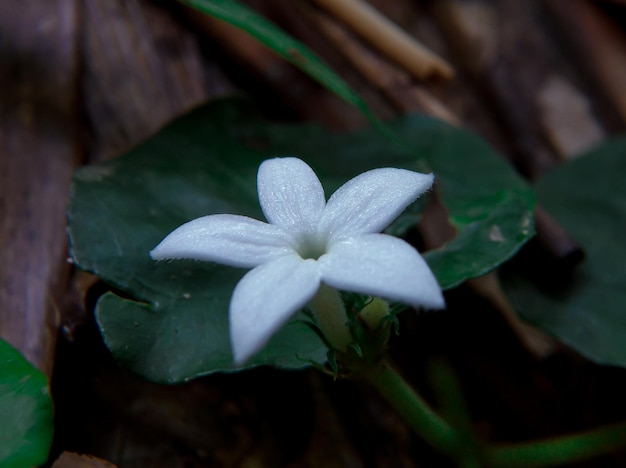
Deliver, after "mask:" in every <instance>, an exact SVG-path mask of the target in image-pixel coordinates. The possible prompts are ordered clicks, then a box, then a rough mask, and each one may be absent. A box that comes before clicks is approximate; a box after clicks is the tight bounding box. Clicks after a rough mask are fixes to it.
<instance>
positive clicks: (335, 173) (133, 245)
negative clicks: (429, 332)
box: [68, 100, 533, 382]
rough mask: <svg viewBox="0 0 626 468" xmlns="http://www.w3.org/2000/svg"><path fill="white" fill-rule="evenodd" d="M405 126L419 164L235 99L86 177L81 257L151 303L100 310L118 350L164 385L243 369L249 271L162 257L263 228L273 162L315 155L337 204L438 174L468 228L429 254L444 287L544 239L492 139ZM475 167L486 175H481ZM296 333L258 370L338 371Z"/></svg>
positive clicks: (80, 174) (78, 213) (429, 125)
mask: <svg viewBox="0 0 626 468" xmlns="http://www.w3.org/2000/svg"><path fill="white" fill-rule="evenodd" d="M393 126H394V128H395V129H396V130H397V131H398V133H399V134H400V135H401V136H402V137H403V138H405V139H406V140H407V145H410V147H411V148H412V149H413V150H414V152H413V153H411V154H409V153H407V152H406V150H404V149H401V148H399V147H397V146H395V145H392V144H390V143H389V140H386V139H385V138H383V137H381V136H380V134H379V133H378V132H373V131H371V130H369V131H367V130H366V131H362V132H357V133H353V134H348V135H339V134H333V133H330V132H328V131H326V130H324V129H322V128H320V127H317V126H310V125H308V126H289V125H277V124H270V123H267V122H264V121H263V120H260V119H259V118H257V117H255V115H254V114H253V112H252V111H251V110H250V109H249V108H248V107H247V106H246V105H245V104H243V103H242V102H240V101H232V100H224V101H220V102H215V103H213V104H211V105H209V106H207V107H205V108H202V109H198V110H196V111H195V112H193V113H191V114H189V115H187V116H186V117H183V118H182V119H179V120H178V121H176V122H175V123H173V124H172V125H170V126H169V127H167V128H166V129H165V130H163V131H162V132H161V133H159V134H158V135H156V136H155V137H153V138H151V139H150V140H148V141H147V142H145V143H144V144H143V145H141V146H139V147H138V148H137V149H135V150H134V151H132V152H131V153H129V154H128V155H126V156H124V157H122V158H119V159H117V160H113V161H110V162H108V163H106V164H103V165H100V166H95V167H87V168H84V169H81V170H79V171H77V172H76V174H75V177H74V182H73V194H72V201H71V204H70V208H69V211H68V217H69V228H68V229H69V234H70V239H71V243H72V255H73V257H74V259H75V261H76V263H77V264H78V265H79V266H80V267H81V268H83V269H85V270H88V271H91V272H94V273H95V274H97V275H99V276H100V277H101V278H103V279H104V280H105V281H106V282H108V283H109V284H111V285H113V286H114V287H115V288H117V289H118V290H120V291H123V292H124V293H126V294H128V295H130V296H131V297H132V298H135V299H137V300H140V301H142V303H137V302H134V301H132V300H128V299H122V298H120V297H117V296H114V295H112V294H109V295H106V296H105V297H103V298H102V299H101V301H100V302H99V304H98V321H99V323H100V326H101V328H102V331H103V334H104V336H105V339H106V341H107V343H108V345H109V347H110V348H111V349H112V351H113V353H114V354H115V355H116V356H117V357H118V359H120V360H122V361H124V362H125V363H126V364H127V365H128V366H129V367H131V368H132V369H134V370H135V371H137V372H139V373H141V374H143V375H146V376H148V377H149V378H151V379H153V380H159V381H168V382H173V381H180V380H183V379H185V378H191V377H195V376H197V375H200V374H204V373H209V372H214V371H216V370H227V369H232V367H231V356H230V345H229V342H228V320H227V310H228V303H229V301H230V296H231V293H232V290H233V288H234V286H235V284H236V283H237V281H238V280H239V278H240V277H241V276H242V275H243V273H244V272H243V271H242V270H237V269H232V268H225V267H222V266H217V265H213V264H206V263H199V262H197V263H194V262H179V261H177V262H170V263H167V262H161V263H159V264H155V263H154V262H152V261H151V260H150V258H149V257H148V252H149V251H150V250H151V249H152V248H153V247H154V246H156V244H157V243H158V242H159V241H160V240H161V239H162V238H163V237H164V236H165V235H166V234H168V233H169V232H170V231H171V230H173V229H174V228H176V227H177V226H179V225H180V224H182V223H183V222H185V221H188V220H190V219H193V218H196V217H199V216H203V215H207V214H211V213H239V214H244V215H248V216H252V217H254V218H257V219H263V217H262V214H261V212H260V209H259V206H258V202H257V194H256V182H255V181H256V172H257V169H258V166H259V164H260V163H261V161H262V160H264V159H266V158H268V157H273V156H286V155H297V156H299V157H301V158H302V159H303V160H305V161H307V162H308V163H309V164H311V166H312V167H313V169H314V170H315V171H316V172H317V174H318V175H319V177H320V179H321V180H322V183H323V185H324V187H325V189H326V193H327V194H330V193H332V192H333V191H334V190H335V189H337V188H338V187H339V186H340V185H341V184H343V183H344V182H345V181H347V180H348V179H349V178H351V177H353V176H355V175H357V174H359V173H361V172H363V171H365V170H368V169H371V168H375V167H381V166H395V167H404V168H407V169H412V170H418V171H429V170H430V168H431V167H432V168H434V169H435V171H436V175H437V180H438V183H439V185H440V191H441V197H442V200H443V201H444V203H445V204H446V205H447V206H449V207H450V209H451V213H452V216H453V221H454V223H455V225H456V226H457V227H458V228H459V229H462V231H461V235H460V236H459V237H458V238H457V239H456V240H455V241H453V242H452V243H450V245H449V246H447V247H445V248H443V249H441V250H439V251H437V252H436V253H432V254H429V255H427V256H426V258H427V259H428V260H429V261H431V262H432V263H431V264H432V265H433V267H434V269H435V272H436V274H437V276H438V278H439V279H440V281H441V283H442V285H443V286H444V287H449V286H451V285H454V284H458V283H459V282H462V281H464V280H465V279H467V278H469V277H473V276H476V275H480V274H483V273H485V272H486V271H488V270H489V269H492V268H494V267H496V266H497V265H498V264H499V263H501V262H502V261H504V260H506V259H507V258H508V257H509V256H510V255H511V254H512V253H513V252H515V250H516V249H518V248H519V246H520V245H521V244H522V243H523V242H524V241H525V240H526V239H527V238H528V236H529V235H531V230H532V227H531V226H529V225H528V220H529V213H530V211H531V209H532V203H533V202H532V195H531V194H530V192H529V190H528V189H527V188H526V187H525V185H524V184H523V182H521V181H520V180H519V179H518V178H516V177H515V176H514V175H513V174H512V172H511V170H510V169H509V168H508V167H507V166H506V164H505V163H504V162H502V161H500V160H499V159H498V157H497V156H496V155H494V154H493V153H492V152H490V151H489V150H488V148H486V147H485V146H484V145H483V144H482V143H480V142H479V140H477V139H476V138H474V137H472V136H471V135H469V134H467V133H465V132H461V131H459V130H457V129H454V128H451V127H448V126H446V125H443V124H441V123H438V122H436V121H434V120H431V119H427V118H424V117H417V116H413V117H407V118H404V119H401V120H399V121H398V122H396V123H394V124H393ZM454 142H456V143H454ZM455 152H458V154H453V153H455ZM470 160H473V161H474V162H473V163H472V162H470ZM448 165H451V166H452V168H449V167H448ZM474 165H475V166H476V168H477V170H478V171H480V173H476V174H474V173H472V172H471V168H472V167H474ZM454 167H458V168H460V169H461V170H463V171H464V173H463V175H462V176H458V175H457V174H456V172H455V170H454V169H453V168H454ZM465 171H467V172H465ZM472 186H473V187H474V189H472V188H471V187H472ZM458 196H463V197H465V199H464V200H463V201H459V200H457V198H456V197H458ZM416 215H418V213H416V212H413V216H416ZM494 247H495V248H494ZM455 259H456V260H458V259H460V261H462V262H464V263H463V264H462V265H457V263H456V260H455ZM289 328H290V329H289V330H288V333H287V331H284V332H283V333H282V334H280V335H277V336H276V337H275V338H274V339H273V340H272V341H271V343H270V345H269V346H268V347H267V348H266V350H265V351H263V352H262V353H261V354H260V355H258V356H257V357H255V358H254V359H253V360H252V361H251V362H250V365H261V364H271V365H276V366H281V367H287V368H295V367H301V366H304V365H307V364H308V363H310V362H322V361H323V360H324V353H325V349H324V346H323V344H322V343H321V342H320V341H319V339H318V338H317V337H316V336H315V334H314V333H313V332H312V331H311V330H310V328H309V327H307V326H306V325H305V324H303V323H301V322H300V323H295V324H292V325H289ZM294 343H295V344H294ZM291 346H293V348H292V347H291Z"/></svg>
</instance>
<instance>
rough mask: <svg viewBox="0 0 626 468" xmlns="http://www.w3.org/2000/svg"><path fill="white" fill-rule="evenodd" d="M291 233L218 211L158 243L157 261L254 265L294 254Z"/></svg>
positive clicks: (178, 230) (153, 256)
mask: <svg viewBox="0 0 626 468" xmlns="http://www.w3.org/2000/svg"><path fill="white" fill-rule="evenodd" d="M292 243H293V242H292V239H291V236H290V235H289V234H287V233H286V232H285V231H283V230H282V229H280V228H279V227H277V226H272V225H271V224H267V223H264V222H262V221H258V220H256V219H252V218H248V217H246V216H238V215H229V214H218V215H210V216H203V217H202V218H197V219H194V220H193V221H189V222H188V223H185V224H183V225H182V226H180V227H178V228H177V229H175V230H174V231H172V232H171V233H170V234H169V235H168V236H167V237H166V238H165V239H163V240H162V241H161V243H160V244H159V245H157V246H156V247H155V248H154V250H153V251H152V252H150V256H151V257H152V258H153V259H154V260H165V259H175V258H190V259H194V260H205V261H209V262H217V263H222V264H224V265H230V266H236V267H248V268H249V267H255V266H257V265H260V264H261V263H265V262H267V261H269V260H273V259H275V258H278V257H281V256H284V255H287V254H290V253H293V249H292V248H291V247H290V244H292Z"/></svg>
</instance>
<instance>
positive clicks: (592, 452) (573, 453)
mask: <svg viewBox="0 0 626 468" xmlns="http://www.w3.org/2000/svg"><path fill="white" fill-rule="evenodd" d="M623 447H626V422H621V423H618V424H613V425H611V426H605V427H602V428H599V429H596V430H593V431H587V432H583V433H579V434H572V435H567V436H562V437H557V438H554V439H550V440H543V441H536V442H528V443H520V444H506V445H500V446H496V447H493V448H490V449H488V450H487V454H486V455H487V459H488V460H489V462H490V465H491V466H497V467H503V468H513V467H547V466H557V465H561V464H563V463H572V462H576V461H581V460H585V459H589V458H594V457H597V456H600V455H605V454H607V453H610V452H612V451H614V450H616V449H619V448H623Z"/></svg>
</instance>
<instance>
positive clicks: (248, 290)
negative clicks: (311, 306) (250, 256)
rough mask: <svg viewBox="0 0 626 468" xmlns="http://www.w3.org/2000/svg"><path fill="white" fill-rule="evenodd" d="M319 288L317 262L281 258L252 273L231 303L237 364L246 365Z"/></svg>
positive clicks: (241, 282)
mask: <svg viewBox="0 0 626 468" xmlns="http://www.w3.org/2000/svg"><path fill="white" fill-rule="evenodd" d="M319 285H320V273H319V267H318V265H317V263H316V262H315V261H314V260H302V259H301V258H300V257H298V256H296V255H289V256H286V257H281V258H279V259H278V260H274V261H273V262H270V263H266V264H264V265H261V266H259V267H257V268H255V269H254V270H251V271H249V272H248V273H247V274H246V275H245V276H244V277H243V278H242V279H241V281H240V282H239V283H238V284H237V287H236V288H235V291H234V293H233V297H232V299H231V301H230V337H231V343H232V347H233V354H234V358H235V363H236V364H238V365H241V364H243V363H244V362H245V361H247V360H248V359H249V358H250V357H252V356H253V355H254V354H255V353H257V352H258V351H260V350H261V348H263V346H265V344H266V343H267V342H268V340H269V339H270V338H271V337H272V335H273V334H274V333H275V332H276V331H277V330H278V329H279V328H280V327H282V326H283V325H284V324H285V323H286V322H287V320H289V318H290V317H291V316H292V315H293V314H294V313H295V312H297V311H298V310H300V308H302V307H303V306H304V305H305V304H306V303H307V302H309V300H311V298H313V296H314V295H315V293H316V292H317V290H318V288H319Z"/></svg>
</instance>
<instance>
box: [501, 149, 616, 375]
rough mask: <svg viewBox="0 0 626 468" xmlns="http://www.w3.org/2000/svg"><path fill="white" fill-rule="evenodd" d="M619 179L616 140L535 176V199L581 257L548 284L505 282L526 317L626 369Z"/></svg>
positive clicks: (524, 278)
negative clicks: (576, 246) (577, 246)
mask: <svg viewBox="0 0 626 468" xmlns="http://www.w3.org/2000/svg"><path fill="white" fill-rule="evenodd" d="M624 174H626V139H619V140H615V141H612V142H608V143H605V144H603V145H602V146H600V147H599V148H597V149H595V150H593V151H591V152H589V153H587V154H586V155H584V156H582V157H580V158H577V159H576V160H574V161H572V162H570V163H568V164H567V165H565V166H563V167H560V168H558V169H555V170H553V171H552V172H550V173H548V174H546V175H545V176H543V177H541V178H540V179H539V180H538V181H537V185H536V191H537V195H538V199H539V202H540V203H541V204H542V205H543V206H544V207H545V209H546V210H547V211H548V212H549V213H550V214H551V215H552V216H553V217H554V218H555V219H556V220H557V221H558V222H559V223H560V224H561V225H562V226H563V227H564V228H565V230H566V231H567V232H568V233H569V234H570V235H572V236H573V237H574V239H576V240H577V241H578V242H579V243H580V244H581V245H582V247H583V248H584V250H585V253H586V260H585V261H584V263H583V264H582V265H579V266H578V267H577V268H576V269H575V271H574V272H573V274H572V276H571V277H569V278H566V277H563V276H561V277H554V278H552V281H551V283H552V284H551V285H547V284H541V283H538V282H537V281H535V280H534V278H532V277H530V276H529V275H524V274H521V273H520V272H513V271H511V272H508V274H507V275H505V276H504V278H503V279H504V280H505V282H504V285H505V287H506V290H507V292H508V293H509V295H510V296H511V298H512V300H513V301H514V303H515V304H516V306H517V309H518V310H519V311H520V312H521V313H522V315H523V316H524V317H525V318H527V319H528V320H529V321H531V322H532V323H534V324H536V325H537V326H538V327H540V328H543V329H544V330H546V331H548V332H549V333H551V334H553V335H554V336H556V337H557V338H559V339H560V340H562V341H563V342H564V343H566V344H568V345H569V346H571V347H572V348H574V349H576V350H578V351H579V352H580V353H582V354H583V355H585V356H587V357H588V358H590V359H592V360H594V361H596V362H599V363H604V364H612V365H619V366H626V339H625V338H624V337H626V314H625V313H624V311H626V289H625V288H624V285H626V268H625V265H626V249H625V248H624V232H625V231H626V185H625V184H624ZM534 274H535V275H537V276H539V275H540V272H537V271H535V272H534Z"/></svg>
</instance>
